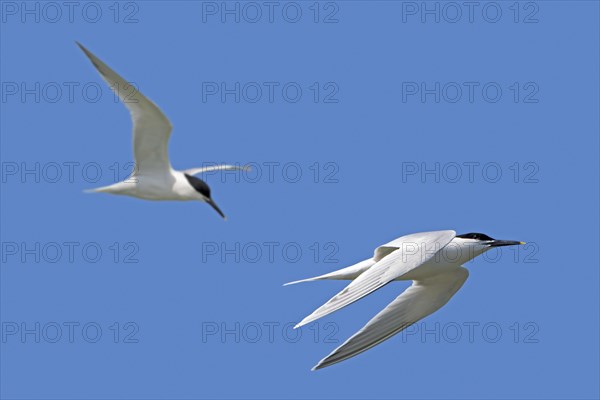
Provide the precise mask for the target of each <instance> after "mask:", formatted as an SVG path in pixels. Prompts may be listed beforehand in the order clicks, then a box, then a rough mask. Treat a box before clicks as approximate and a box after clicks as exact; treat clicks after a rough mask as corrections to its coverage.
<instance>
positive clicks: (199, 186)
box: [184, 174, 226, 219]
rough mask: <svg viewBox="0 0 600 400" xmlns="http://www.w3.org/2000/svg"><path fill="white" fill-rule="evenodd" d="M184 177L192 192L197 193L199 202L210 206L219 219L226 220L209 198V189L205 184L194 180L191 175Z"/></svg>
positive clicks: (199, 180)
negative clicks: (192, 189)
mask: <svg viewBox="0 0 600 400" xmlns="http://www.w3.org/2000/svg"><path fill="white" fill-rule="evenodd" d="M184 175H185V178H186V179H187V181H188V182H189V184H190V185H192V187H193V188H194V190H195V191H196V192H197V193H199V196H198V197H199V200H202V201H205V202H207V203H208V204H210V206H211V207H212V208H214V209H215V211H216V212H218V213H219V215H220V216H221V217H223V218H224V219H226V217H225V214H223V211H221V209H220V208H219V207H218V206H217V204H216V203H215V202H214V201H213V199H212V198H211V197H210V187H208V185H207V184H206V182H204V181H203V180H202V179H199V178H196V177H195V176H192V175H188V174H184Z"/></svg>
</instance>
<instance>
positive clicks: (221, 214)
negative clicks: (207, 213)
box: [206, 198, 227, 219]
mask: <svg viewBox="0 0 600 400" xmlns="http://www.w3.org/2000/svg"><path fill="white" fill-rule="evenodd" d="M206 202H207V203H208V204H210V206H211V207H212V208H214V209H215V211H216V212H218V213H219V215H220V216H221V217H223V219H227V217H226V216H225V214H223V211H221V209H220V208H219V206H217V204H216V203H215V202H214V201H213V199H211V198H207V199H206Z"/></svg>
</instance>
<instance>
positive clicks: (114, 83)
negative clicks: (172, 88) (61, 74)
mask: <svg viewBox="0 0 600 400" xmlns="http://www.w3.org/2000/svg"><path fill="white" fill-rule="evenodd" d="M77 45H78V46H79V47H80V48H81V50H83V52H84V53H85V55H86V56H88V58H89V59H90V61H91V62H92V64H94V66H95V67H96V69H97V70H98V72H99V73H100V75H101V76H102V78H103V79H104V81H106V83H107V84H108V86H109V87H110V88H111V89H112V90H113V91H114V92H115V93H116V94H117V95H118V96H119V98H120V99H121V101H122V102H123V104H125V107H127V109H128V110H129V113H130V114H131V119H132V121H133V155H134V158H135V164H136V165H135V171H136V173H138V174H156V173H163V172H165V171H169V170H170V169H171V164H170V162H169V154H168V142H169V137H170V136H171V123H170V122H169V120H168V119H167V117H166V116H165V115H164V114H163V113H162V111H161V110H160V108H158V107H157V106H156V104H154V103H153V102H152V101H150V100H149V99H148V98H146V97H145V96H144V95H143V94H142V93H141V92H140V91H138V90H137V89H136V88H135V87H133V86H132V85H130V84H129V82H127V81H126V80H125V79H123V78H122V77H121V76H120V75H119V74H117V73H116V72H115V71H113V70H112V69H111V68H110V67H109V66H108V65H106V64H104V63H103V62H102V61H101V60H100V59H99V58H98V57H96V56H95V55H94V54H92V52H90V51H89V50H88V49H86V48H85V47H83V46H82V45H81V44H80V43H77Z"/></svg>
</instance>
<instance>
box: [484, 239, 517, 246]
mask: <svg viewBox="0 0 600 400" xmlns="http://www.w3.org/2000/svg"><path fill="white" fill-rule="evenodd" d="M519 244H525V242H519V241H517V240H494V241H493V242H491V243H490V247H500V246H516V245H519Z"/></svg>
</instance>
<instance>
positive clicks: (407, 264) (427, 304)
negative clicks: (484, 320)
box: [284, 230, 525, 371]
mask: <svg viewBox="0 0 600 400" xmlns="http://www.w3.org/2000/svg"><path fill="white" fill-rule="evenodd" d="M519 244H525V243H524V242H518V241H513V240H496V239H492V238H491V237H489V236H487V235H485V234H483V233H466V234H463V235H457V234H456V232H455V231H452V230H447V231H434V232H422V233H415V234H411V235H406V236H402V237H400V238H398V239H395V240H393V241H391V242H389V243H386V244H384V245H383V246H379V247H377V248H376V249H375V253H374V255H373V257H372V258H370V259H368V260H364V261H361V262H359V263H357V264H354V265H352V266H350V267H346V268H343V269H340V270H337V271H333V272H330V273H328V274H325V275H320V276H317V277H314V278H308V279H303V280H300V281H295V282H290V283H286V284H285V285H292V284H295V283H299V282H307V281H316V280H322V279H338V280H352V282H351V283H350V284H349V285H348V286H346V287H345V288H344V289H343V290H342V291H341V292H339V293H338V294H336V295H335V296H333V297H332V298H331V299H330V300H329V301H328V302H327V303H325V304H324V305H322V306H321V307H319V308H318V309H316V310H315V311H314V312H313V313H312V314H310V315H309V316H307V317H306V318H304V319H303V320H302V321H301V322H300V323H298V324H297V325H296V326H295V327H294V328H299V327H301V326H303V325H306V324H308V323H310V322H312V321H315V320H317V319H319V318H322V317H324V316H326V315H328V314H330V313H332V312H334V311H337V310H339V309H340V308H342V307H345V306H347V305H349V304H351V303H353V302H355V301H357V300H359V299H361V298H363V297H365V296H366V295H368V294H370V293H372V292H374V291H375V290H377V289H379V288H381V287H382V286H384V285H387V284H388V283H390V282H391V281H404V280H412V281H413V282H412V285H411V286H410V287H409V288H408V289H406V290H405V291H404V292H403V293H402V294H401V295H400V296H398V297H397V298H396V299H395V300H394V301H392V302H391V303H390V304H389V305H388V306H387V307H386V308H384V309H383V310H382V311H381V312H380V313H379V314H377V315H376V316H375V317H374V318H373V319H371V320H370V321H369V322H368V323H367V324H366V325H365V326H364V327H362V328H361V329H360V330H359V331H358V332H357V333H355V334H354V335H353V336H352V337H350V338H349V339H348V340H346V342H344V343H343V344H342V345H341V346H339V347H338V348H337V349H335V350H334V351H333V352H331V354H329V355H328V356H327V357H325V358H324V359H322V360H321V361H319V363H318V364H317V365H316V366H314V367H313V371H314V370H317V369H320V368H324V367H328V366H330V365H332V364H335V363H338V362H340V361H343V360H346V359H348V358H350V357H354V356H355V355H357V354H359V353H362V352H363V351H365V350H368V349H370V348H371V347H373V346H376V345H378V344H379V343H381V342H383V341H384V340H386V339H389V338H390V337H392V336H394V335H395V334H397V333H399V332H401V331H402V330H404V329H406V328H408V327H409V326H410V325H412V324H414V323H415V322H417V321H419V320H421V319H423V318H425V317H426V316H428V315H430V314H432V313H433V312H435V311H437V310H438V309H439V308H441V307H442V306H443V305H444V304H446V303H447V302H448V300H450V298H451V297H452V296H453V295H454V294H455V293H456V292H457V291H458V290H459V289H460V288H461V286H462V285H463V283H465V281H466V280H467V277H468V276H469V272H468V270H467V269H466V268H465V267H463V266H462V265H463V264H465V263H466V262H467V261H469V260H471V259H473V258H475V257H477V256H478V255H480V254H483V253H484V252H486V251H487V250H489V249H491V248H493V247H499V246H513V245H519ZM285 285H284V286H285Z"/></svg>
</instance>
